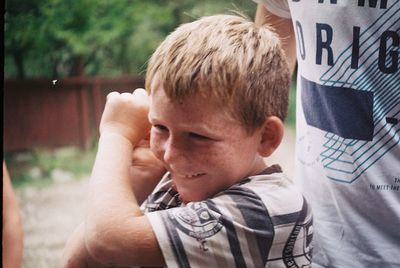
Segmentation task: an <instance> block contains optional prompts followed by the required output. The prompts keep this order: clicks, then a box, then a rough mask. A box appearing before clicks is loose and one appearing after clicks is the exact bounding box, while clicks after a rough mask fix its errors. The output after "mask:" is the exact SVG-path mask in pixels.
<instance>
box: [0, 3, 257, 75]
mask: <svg viewBox="0 0 400 268" xmlns="http://www.w3.org/2000/svg"><path fill="white" fill-rule="evenodd" d="M255 8H256V5H255V3H254V2H253V1H251V0H241V1H240V0H219V1H215V0H211V1H210V0H203V1H195V0H174V1H167V0H30V1H25V0H8V1H7V2H6V10H5V40H4V41H5V42H4V48H5V77H6V78H10V77H13V78H27V77H65V76H74V75H90V76H92V75H107V76H113V75H120V74H134V73H143V71H144V70H145V69H146V61H147V60H148V58H149V56H150V55H151V53H152V52H153V51H154V49H155V48H156V47H157V46H158V44H159V43H160V42H161V41H162V40H163V39H164V37H165V36H166V35H167V34H168V33H170V32H171V31H173V30H174V29H175V28H176V27H177V26H178V25H179V24H181V23H183V22H188V21H191V20H193V19H195V18H198V17H201V16H204V15H210V14H216V13H229V12H232V11H235V12H239V13H242V14H245V15H246V16H248V17H249V18H253V17H254V13H255Z"/></svg>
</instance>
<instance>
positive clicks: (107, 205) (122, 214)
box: [85, 133, 142, 253]
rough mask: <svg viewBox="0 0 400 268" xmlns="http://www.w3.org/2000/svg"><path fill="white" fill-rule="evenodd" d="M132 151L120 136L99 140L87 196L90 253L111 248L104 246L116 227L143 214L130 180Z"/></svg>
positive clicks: (110, 136)
mask: <svg viewBox="0 0 400 268" xmlns="http://www.w3.org/2000/svg"><path fill="white" fill-rule="evenodd" d="M132 150H133V145H132V143H131V142H130V141H129V140H127V139H126V138H124V137H123V136H121V135H118V134H111V133H105V134H102V135H101V137H100V140H99V145H98V152H97V156H96V161H95V164H94V167H93V171H92V175H91V179H90V184H89V193H88V206H87V210H88V212H87V215H86V226H85V239H86V243H87V244H88V243H89V244H88V250H89V253H92V252H90V250H91V248H93V247H92V246H93V245H96V246H97V245H100V246H101V247H103V246H104V247H108V245H105V244H108V242H110V241H111V240H113V236H114V233H113V232H114V231H117V230H118V228H117V227H120V226H121V225H123V224H124V223H125V222H126V221H127V219H128V218H130V217H135V216H141V215H142V212H141V211H140V208H139V204H138V202H137V200H136V198H135V196H134V190H133V188H134V186H132V185H131V183H130V180H129V166H130V163H131V155H132ZM93 242H94V243H93ZM113 245H114V244H113V243H110V244H109V246H113ZM110 250H113V249H110Z"/></svg>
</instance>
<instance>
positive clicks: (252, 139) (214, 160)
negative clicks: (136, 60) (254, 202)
mask: <svg viewBox="0 0 400 268" xmlns="http://www.w3.org/2000/svg"><path fill="white" fill-rule="evenodd" d="M227 114H228V113H227V112H226V111H225V110H224V109H223V107H221V105H217V104H216V103H215V102H213V100H211V99H210V98H204V97H202V96H199V95H196V96H191V97H188V98H187V99H186V100H185V101H184V102H183V103H177V102H176V103H172V102H171V101H170V100H169V99H168V97H167V96H166V94H165V93H164V90H163V89H162V88H159V89H158V90H156V92H155V93H152V95H151V104H150V114H149V118H150V123H151V124H152V129H151V141H150V145H151V149H152V151H153V153H154V154H155V155H156V157H157V158H158V159H160V160H161V161H162V162H163V163H164V165H165V167H166V168H167V170H168V171H169V172H170V173H171V178H172V180H173V182H174V185H175V187H176V190H177V191H178V192H179V194H180V196H181V198H182V200H183V201H184V202H190V201H200V200H204V199H207V198H209V197H212V196H214V195H215V194H217V193H218V192H220V191H222V190H225V189H227V188H229V187H230V186H232V185H233V184H235V183H237V182H238V181H240V180H241V179H242V178H245V177H247V176H250V175H255V174H257V173H259V172H261V171H262V170H263V169H264V168H265V164H264V162H263V160H262V157H261V156H260V155H259V154H258V153H257V151H258V147H259V143H260V139H261V138H260V130H257V131H255V133H254V134H252V135H250V136H249V135H248V134H247V133H246V131H245V129H244V127H243V126H242V125H241V124H240V123H239V122H238V121H237V120H234V119H232V117H230V116H227Z"/></svg>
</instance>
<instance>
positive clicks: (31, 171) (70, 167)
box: [5, 147, 96, 188]
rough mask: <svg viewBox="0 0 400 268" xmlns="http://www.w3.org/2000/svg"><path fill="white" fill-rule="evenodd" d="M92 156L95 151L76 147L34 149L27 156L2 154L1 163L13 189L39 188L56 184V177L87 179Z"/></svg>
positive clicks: (25, 153)
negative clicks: (7, 173)
mask: <svg viewBox="0 0 400 268" xmlns="http://www.w3.org/2000/svg"><path fill="white" fill-rule="evenodd" d="M95 153H96V147H93V148H91V149H89V150H81V149H79V148H77V147H62V148H58V149H54V150H47V149H35V150H33V151H30V152H18V153H6V154H5V161H6V163H7V167H8V170H9V172H10V176H11V178H12V183H13V185H14V187H17V188H18V187H25V186H38V187H43V186H46V185H49V184H51V183H52V182H53V181H54V180H57V177H60V174H61V177H64V178H65V177H67V178H69V179H77V178H79V177H81V176H83V175H85V176H87V175H88V174H89V173H90V171H91V169H92V166H93V163H94V159H95ZM57 173H58V175H57Z"/></svg>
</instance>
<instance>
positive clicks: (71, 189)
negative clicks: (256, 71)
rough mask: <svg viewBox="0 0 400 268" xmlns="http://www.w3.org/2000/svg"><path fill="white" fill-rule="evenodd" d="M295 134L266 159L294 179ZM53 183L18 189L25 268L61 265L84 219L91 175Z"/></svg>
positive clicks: (61, 177) (58, 176)
mask: <svg viewBox="0 0 400 268" xmlns="http://www.w3.org/2000/svg"><path fill="white" fill-rule="evenodd" d="M293 160H294V133H293V132H292V131H287V132H286V134H285V138H284V141H283V143H282V144H281V146H280V147H279V149H278V150H277V151H276V152H275V153H274V155H273V156H272V157H271V158H270V159H269V160H268V161H267V162H268V164H275V163H279V164H280V165H281V166H282V168H283V170H284V171H285V173H286V174H287V175H288V176H289V177H290V178H292V179H293V178H294V163H293ZM53 179H54V183H53V184H51V185H49V186H47V187H45V188H41V189H39V188H35V187H26V188H23V189H18V190H17V191H16V193H17V197H18V201H19V205H20V209H21V214H22V219H23V223H24V232H25V237H24V252H23V268H32V267H33V268H52V267H58V266H59V261H60V258H61V254H62V250H63V248H64V245H65V242H66V241H67V239H68V237H69V235H70V234H71V232H72V231H73V230H74V228H75V227H76V226H77V225H78V224H79V223H80V222H81V221H82V220H83V217H84V211H85V192H86V191H87V187H88V180H89V177H88V176H84V177H83V178H80V179H76V178H72V177H71V176H70V175H69V174H67V173H65V172H54V178H53Z"/></svg>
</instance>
